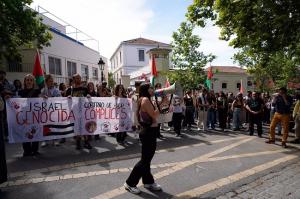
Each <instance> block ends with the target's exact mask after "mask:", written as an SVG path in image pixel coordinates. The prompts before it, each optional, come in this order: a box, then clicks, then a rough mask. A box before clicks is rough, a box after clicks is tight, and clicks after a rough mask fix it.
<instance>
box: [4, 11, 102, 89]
mask: <svg viewBox="0 0 300 199" xmlns="http://www.w3.org/2000/svg"><path fill="white" fill-rule="evenodd" d="M40 16H41V17H42V18H43V23H44V24H46V25H48V26H49V28H50V33H51V35H52V40H51V41H50V46H48V47H44V48H43V49H42V50H40V59H41V64H42V67H43V70H44V72H45V73H46V74H51V75H52V76H53V77H54V81H55V82H56V83H58V84H59V83H67V84H68V82H69V79H70V78H72V76H73V74H76V73H79V74H80V75H81V76H82V80H83V81H86V82H94V83H95V84H97V83H100V82H101V79H102V80H104V81H107V77H108V60H107V58H105V57H103V56H100V54H99V52H98V51H97V50H94V49H92V48H90V47H88V46H87V45H85V44H84V42H83V41H80V40H79V39H77V38H74V37H71V36H70V34H68V33H67V29H66V28H67V27H68V26H67V25H65V24H61V23H59V22H57V21H55V20H53V19H51V18H49V17H47V16H45V15H41V14H40ZM78 33H79V32H78ZM76 37H77V33H76ZM35 55H36V49H29V48H22V49H21V56H22V62H21V63H18V62H13V61H11V62H8V63H7V64H6V72H7V78H8V79H9V80H11V81H13V80H15V79H19V80H21V81H22V80H23V78H24V75H26V74H28V73H32V71H33V66H34V61H35ZM100 57H101V58H102V59H103V61H104V62H105V66H104V70H103V71H100V68H99V65H98V62H99V60H100Z"/></svg>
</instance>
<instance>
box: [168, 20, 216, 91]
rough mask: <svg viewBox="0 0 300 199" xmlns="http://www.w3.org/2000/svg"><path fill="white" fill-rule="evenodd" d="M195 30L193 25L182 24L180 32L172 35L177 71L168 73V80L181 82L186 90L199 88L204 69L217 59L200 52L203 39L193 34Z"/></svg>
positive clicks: (173, 55) (173, 54)
mask: <svg viewBox="0 0 300 199" xmlns="http://www.w3.org/2000/svg"><path fill="white" fill-rule="evenodd" d="M193 30H194V25H193V24H191V23H188V22H182V23H181V25H180V27H179V29H178V31H177V32H174V33H173V35H172V37H173V41H172V43H171V46H172V63H173V64H174V67H175V68H176V69H175V70H174V71H172V72H169V73H168V78H169V79H170V81H171V82H175V81H179V82H180V83H181V84H182V86H183V87H184V89H193V88H197V87H198V85H199V84H200V83H203V82H204V79H205V76H204V70H203V68H204V66H205V65H207V63H208V62H211V61H212V60H213V59H214V58H215V56H213V55H211V54H209V55H204V54H203V52H200V51H199V50H198V48H199V47H200V43H201V39H200V38H199V36H198V35H194V34H193Z"/></svg>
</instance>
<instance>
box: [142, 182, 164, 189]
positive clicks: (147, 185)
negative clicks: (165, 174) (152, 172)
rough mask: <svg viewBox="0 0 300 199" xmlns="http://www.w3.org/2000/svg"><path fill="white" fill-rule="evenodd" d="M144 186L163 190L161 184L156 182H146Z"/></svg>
mask: <svg viewBox="0 0 300 199" xmlns="http://www.w3.org/2000/svg"><path fill="white" fill-rule="evenodd" d="M144 187H145V188H146V189H150V190H152V191H161V190H162V188H161V186H160V185H159V184H157V183H155V182H154V183H153V184H144Z"/></svg>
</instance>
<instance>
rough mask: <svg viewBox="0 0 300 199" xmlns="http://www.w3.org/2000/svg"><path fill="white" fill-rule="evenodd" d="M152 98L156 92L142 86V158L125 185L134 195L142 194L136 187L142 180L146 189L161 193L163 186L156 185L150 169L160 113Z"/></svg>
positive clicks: (138, 116)
mask: <svg viewBox="0 0 300 199" xmlns="http://www.w3.org/2000/svg"><path fill="white" fill-rule="evenodd" d="M152 96H154V90H153V88H152V87H150V84H143V85H141V87H140V92H139V100H138V109H137V112H136V115H137V119H138V122H139V124H140V126H141V131H140V134H139V137H140V140H141V143H142V156H141V160H140V161H139V162H138V163H137V164H136V165H135V166H134V168H133V170H132V172H131V173H130V175H129V177H128V178H127V180H126V182H125V184H124V187H125V189H126V190H127V191H129V192H130V193H133V194H139V193H141V191H140V189H139V188H137V187H136V186H137V184H138V183H139V181H140V179H141V178H142V180H143V184H144V187H145V188H147V189H150V190H152V191H161V186H160V185H158V184H157V183H155V181H154V178H153V175H152V174H151V169H150V165H151V160H152V158H153V156H154V154H155V150H156V133H157V132H156V129H157V126H158V124H157V118H158V116H159V111H158V110H157V109H156V108H155V106H154V104H153V103H152V101H151V97H152Z"/></svg>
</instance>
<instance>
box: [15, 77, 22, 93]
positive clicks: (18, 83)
mask: <svg viewBox="0 0 300 199" xmlns="http://www.w3.org/2000/svg"><path fill="white" fill-rule="evenodd" d="M14 86H15V90H14V97H19V91H20V90H22V82H21V81H20V80H18V79H15V80H14Z"/></svg>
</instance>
